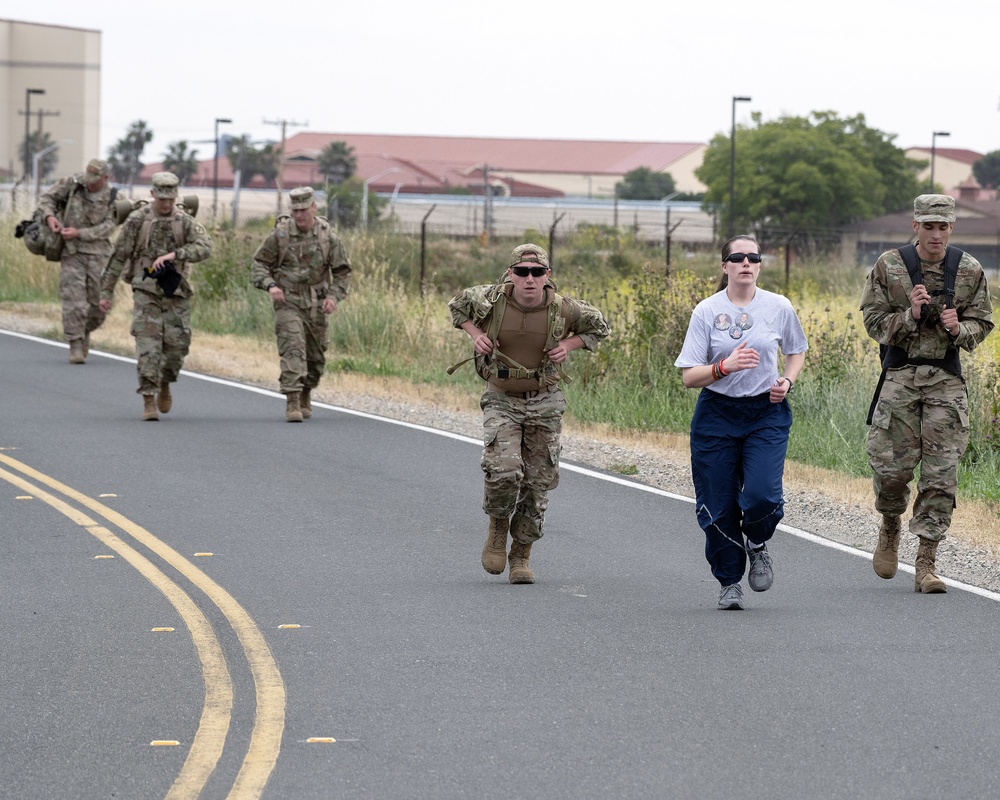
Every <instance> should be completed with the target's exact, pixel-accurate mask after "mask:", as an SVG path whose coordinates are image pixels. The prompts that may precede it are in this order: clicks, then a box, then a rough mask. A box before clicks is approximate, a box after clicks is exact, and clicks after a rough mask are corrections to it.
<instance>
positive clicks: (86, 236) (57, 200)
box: [38, 175, 115, 256]
mask: <svg viewBox="0 0 1000 800" xmlns="http://www.w3.org/2000/svg"><path fill="white" fill-rule="evenodd" d="M114 191H115V190H114V189H112V188H111V186H110V185H109V186H105V187H104V188H103V189H101V190H100V191H98V192H88V191H87V187H86V185H85V184H84V183H83V176H82V175H73V176H71V177H69V178H63V179H62V180H59V181H57V182H56V183H55V184H53V185H52V186H51V187H49V189H48V191H46V192H45V194H43V195H42V196H41V198H40V199H39V201H38V210H39V211H40V212H42V213H43V214H44V215H45V217H46V219H47V218H48V217H56V219H58V220H59V222H60V223H62V226H63V227H64V228H76V229H77V230H79V231H80V236H79V238H77V239H67V240H66V241H65V243H64V245H63V252H65V253H85V254H88V255H98V256H107V255H110V254H111V234H112V233H113V232H114V229H115V220H114V213H113V212H114V206H113V202H114V199H113V196H112V195H113V193H114Z"/></svg>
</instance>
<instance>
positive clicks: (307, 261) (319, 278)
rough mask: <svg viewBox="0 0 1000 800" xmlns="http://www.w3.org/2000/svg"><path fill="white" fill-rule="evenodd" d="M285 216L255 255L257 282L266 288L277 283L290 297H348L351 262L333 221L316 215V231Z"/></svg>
mask: <svg viewBox="0 0 1000 800" xmlns="http://www.w3.org/2000/svg"><path fill="white" fill-rule="evenodd" d="M285 219H287V218H284V219H279V220H278V223H277V224H276V225H275V228H274V230H273V231H271V233H270V234H269V235H268V237H267V238H266V239H265V240H264V242H263V244H261V246H260V247H259V248H257V252H256V253H255V254H254V257H253V263H252V264H251V266H250V278H251V280H252V281H253V285H254V286H256V287H257V288H258V289H263V290H265V291H266V290H267V287H268V285H270V284H271V283H272V282H274V283H276V284H277V285H278V286H280V287H281V289H282V291H283V292H285V294H286V297H288V299H289V300H291V295H296V296H303V297H306V298H309V297H311V296H312V295H313V294H314V293H318V295H317V296H325V295H329V296H331V297H333V299H334V300H337V301H338V302H339V301H341V300H343V299H344V298H345V297H347V291H348V287H349V286H350V282H351V261H350V259H349V258H348V257H347V250H346V249H345V248H344V245H343V244H342V243H341V241H340V239H339V238H338V237H337V234H335V233H334V232H333V228H332V227H331V226H330V223H329V222H327V221H326V220H325V219H323V217H316V218H315V224H314V225H313V227H312V230H309V231H300V230H299V229H298V227H296V225H295V223H294V222H292V221H291V220H290V219H287V221H285ZM282 239H286V241H281V240H282ZM308 302H311V300H309V301H308Z"/></svg>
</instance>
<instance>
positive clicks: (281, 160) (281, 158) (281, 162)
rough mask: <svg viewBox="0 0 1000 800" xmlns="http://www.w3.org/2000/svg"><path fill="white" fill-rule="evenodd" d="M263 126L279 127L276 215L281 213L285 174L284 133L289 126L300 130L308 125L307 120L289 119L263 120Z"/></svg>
mask: <svg viewBox="0 0 1000 800" xmlns="http://www.w3.org/2000/svg"><path fill="white" fill-rule="evenodd" d="M264 124H265V125H280V126H281V151H280V152H279V153H278V177H277V179H276V180H275V183H276V184H277V185H278V213H279V214H280V213H281V206H282V202H283V201H282V197H281V195H282V188H283V187H282V178H283V177H284V173H285V132H286V130H287V129H288V126H289V125H294V126H295V127H298V128H302V127H305V126H306V125H308V124H309V120H306V121H305V122H294V121H293V120H290V119H265V120H264Z"/></svg>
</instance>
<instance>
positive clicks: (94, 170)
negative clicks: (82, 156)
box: [83, 158, 109, 186]
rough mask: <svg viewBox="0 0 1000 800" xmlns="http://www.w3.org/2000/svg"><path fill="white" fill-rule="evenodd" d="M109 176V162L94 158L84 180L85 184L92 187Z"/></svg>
mask: <svg viewBox="0 0 1000 800" xmlns="http://www.w3.org/2000/svg"><path fill="white" fill-rule="evenodd" d="M107 174H109V170H108V162H107V161H103V160H102V159H100V158H92V159H90V161H89V162H88V163H87V171H86V172H85V173H84V174H83V180H84V183H86V184H87V185H88V186H90V185H91V184H94V183H97V182H98V181H99V180H100V179H101V178H103V177H104V176H105V175H107Z"/></svg>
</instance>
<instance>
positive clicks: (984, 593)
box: [0, 330, 1000, 602]
mask: <svg viewBox="0 0 1000 800" xmlns="http://www.w3.org/2000/svg"><path fill="white" fill-rule="evenodd" d="M0 333H3V334H5V335H7V336H16V337H17V338H19V339H27V340H29V341H32V342H38V343H40V344H48V345H54V346H56V347H62V348H67V349H68V348H69V345H68V344H66V343H64V342H54V341H52V340H51V339H43V338H41V337H38V336H32V335H31V334H28V333H18V332H16V331H6V330H0ZM90 355H96V356H101V357H103V358H110V359H114V360H115V361H125V362H130V363H132V364H134V363H135V359H134V358H129V357H127V356H119V355H116V354H114V353H104V352H102V351H100V350H91V351H90ZM181 375H186V376H187V377H189V378H195V379H197V380H200V381H206V382H208V383H217V384H219V385H221V386H228V387H230V388H233V389H242V390H243V391H246V392H254V393H255V394H260V395H264V396H266V397H276V398H280V397H284V395H283V394H281V393H280V392H275V391H272V390H270V389H263V388H261V387H260V386H253V385H251V384H248V383H237V382H236V381H231V380H229V379H227V378H216V377H215V376H213V375H202V374H200V373H198V372H189V371H188V370H186V369H184V370H181ZM313 405H314V406H316V407H317V408H325V409H329V410H330V411H338V412H340V413H341V414H350V415H352V416H355V417H362V418H364V419H371V420H377V421H379V422H387V423H389V424H390V425H400V426H402V427H404V428H411V429H412V430H415V431H423V432H424V433H432V434H434V435H435V436H443V437H444V438H446V439H454V440H456V441H459V442H466V443H468V444H474V445H478V446H480V447H481V446H482V440H481V439H475V438H473V437H471V436H463V435H462V434H459V433H452V432H451V431H443V430H441V429H440V428H430V427H428V426H426V425H417V424H415V423H413V422H405V421H403V420H399V419H391V418H390V417H381V416H379V415H378V414H371V413H369V412H367V411H357V410H355V409H353V408H343V407H342V406H332V405H328V404H327V403H318V402H316V401H315V400H314V401H313ZM559 467H560V469H566V470H569V471H570V472H577V473H579V474H580V475H585V476H586V477H588V478H596V479H597V480H602V481H607V482H608V483H616V484H618V485H619V486H627V487H628V488H630V489H637V490H638V491H640V492H649V493H650V494H655V495H658V496H660V497H667V498H669V499H671V500H681V501H683V502H685V503H694V498H691V497H685V496H684V495H680V494H673V493H671V492H665V491H664V490H663V489H657V488H656V487H655V486H647V485H645V484H642V483H636V482H635V481H630V480H626V479H625V478H619V477H618V476H616V475H606V474H605V473H603V472H597V471H596V470H592V469H588V468H587V467H578V466H576V465H574V464H566V463H560V465H559ZM778 530H781V531H784V532H785V533H790V534H791V535H792V536H797V537H798V538H799V539H803V540H805V541H807V542H811V543H812V544H818V545H822V546H823V547H830V548H832V549H834V550H839V551H840V552H842V553H849V554H851V555H853V556H857V557H858V558H864V559H870V558H871V553H869V552H867V551H865V550H859V549H858V548H857V547H851V546H850V545H846V544H842V543H840V542H835V541H833V540H832V539H824V538H823V537H822V536H817V535H816V534H815V533H809V531H804V530H801V529H799V528H793V527H792V526H791V525H784V524H779V525H778ZM899 569H900V570H901V571H902V572H907V573H909V574H911V575H912V574H913V572H914V569H913V567H911V566H910V565H909V564H900V565H899ZM942 580H943V581H944V582H945V584H946V585H948V586H953V587H955V588H956V589H961V590H963V591H966V592H970V593H971V594H976V595H979V596H980V597H985V598H987V599H989V600H994V601H997V602H1000V593H997V592H994V591H991V590H990V589H984V588H982V587H981V586H973V585H972V584H968V583H962V582H961V581H956V580H952V579H951V578H942Z"/></svg>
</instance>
